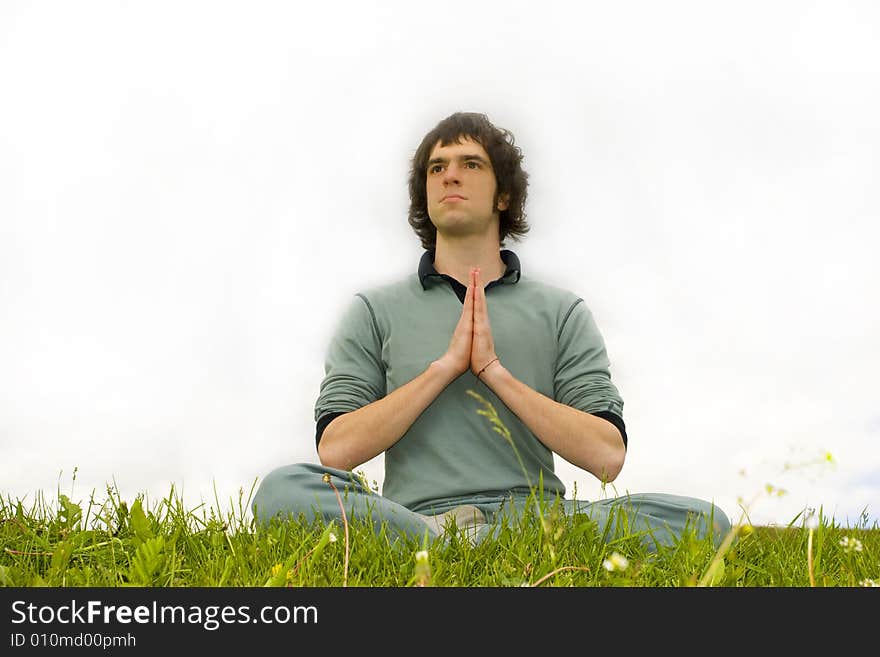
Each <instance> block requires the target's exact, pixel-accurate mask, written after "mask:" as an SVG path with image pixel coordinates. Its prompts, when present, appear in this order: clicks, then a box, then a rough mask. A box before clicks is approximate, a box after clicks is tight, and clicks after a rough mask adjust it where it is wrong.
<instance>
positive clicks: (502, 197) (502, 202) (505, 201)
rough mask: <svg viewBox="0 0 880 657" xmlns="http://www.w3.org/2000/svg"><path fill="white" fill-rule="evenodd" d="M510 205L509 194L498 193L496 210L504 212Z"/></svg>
mask: <svg viewBox="0 0 880 657" xmlns="http://www.w3.org/2000/svg"><path fill="white" fill-rule="evenodd" d="M509 205H510V194H507V193H505V194H499V195H498V203H497V204H496V206H497V208H498V212H504V210H506V209H507V208H508V206H509Z"/></svg>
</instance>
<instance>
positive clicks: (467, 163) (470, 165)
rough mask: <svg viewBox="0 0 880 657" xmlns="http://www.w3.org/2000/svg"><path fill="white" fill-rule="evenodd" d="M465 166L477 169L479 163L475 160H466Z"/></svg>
mask: <svg viewBox="0 0 880 657" xmlns="http://www.w3.org/2000/svg"><path fill="white" fill-rule="evenodd" d="M465 166H467V167H470V168H471V169H479V168H480V165H479V164H477V163H476V162H466V163H465Z"/></svg>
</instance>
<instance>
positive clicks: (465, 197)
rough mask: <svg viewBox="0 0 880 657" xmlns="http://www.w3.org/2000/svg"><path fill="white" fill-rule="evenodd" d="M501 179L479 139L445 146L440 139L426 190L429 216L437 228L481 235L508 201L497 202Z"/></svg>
mask: <svg viewBox="0 0 880 657" xmlns="http://www.w3.org/2000/svg"><path fill="white" fill-rule="evenodd" d="M496 188H497V182H496V180H495V172H494V171H493V170H492V163H491V162H490V160H489V154H488V153H486V151H485V149H484V148H483V147H482V146H481V145H480V144H479V143H477V142H475V141H473V140H471V139H468V138H466V137H465V138H463V139H462V141H461V143H460V144H456V143H454V142H453V143H451V144H448V145H446V146H442V145H441V144H440V142H439V141H438V142H437V143H436V144H435V145H434V148H433V149H432V150H431V155H430V156H429V157H428V171H427V174H426V183H425V190H426V192H427V198H428V216H429V217H430V218H431V223H433V224H434V226H435V227H436V228H437V231H438V232H439V233H442V234H448V235H450V236H463V235H468V234H479V233H483V232H485V230H486V227H487V226H488V225H489V224H490V223H493V222H494V223H495V226H496V230H497V225H498V213H499V211H500V210H505V209H506V208H507V204H506V203H505V202H504V201H501V200H499V201H498V206H497V207H496V206H495V205H494V199H495V191H496Z"/></svg>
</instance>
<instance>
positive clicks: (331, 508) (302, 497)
mask: <svg viewBox="0 0 880 657" xmlns="http://www.w3.org/2000/svg"><path fill="white" fill-rule="evenodd" d="M325 475H328V476H329V478H330V482H332V483H333V486H335V487H336V490H337V491H339V497H340V499H341V500H342V506H343V507H344V508H345V514H346V518H347V520H349V521H351V520H353V519H355V518H360V519H366V518H367V517H368V516H372V519H373V526H374V528H375V530H376V532H377V533H378V532H379V531H380V530H381V527H382V522H383V521H385V522H387V526H388V531H389V533H390V534H391V535H392V536H395V535H407V536H416V537H422V536H424V535H425V532H426V531H427V532H428V538H429V539H433V538H434V536H435V532H434V531H433V530H432V529H431V528H430V527H429V526H428V524H427V523H426V522H425V521H424V520H423V518H422V516H420V515H419V514H418V513H415V512H413V511H410V510H409V509H407V508H406V507H404V506H402V505H400V504H397V503H396V502H392V501H391V500H389V499H387V498H384V497H382V496H381V495H379V494H378V493H376V492H374V491H372V490H370V489H369V488H368V487H367V486H365V485H364V484H363V482H362V481H361V480H360V479H359V478H358V477H357V476H356V475H354V474H353V473H351V472H347V471H345V470H337V469H335V468H327V467H324V466H321V465H317V464H313V463H296V464H293V465H285V466H282V467H280V468H276V469H275V470H272V471H271V472H270V473H269V474H268V475H266V477H264V478H263V480H262V482H261V483H260V485H259V487H258V488H257V492H256V494H255V495H254V502H253V507H254V508H253V511H254V517H255V518H256V520H257V521H258V522H259V523H262V524H268V522H269V521H270V520H271V519H272V518H273V517H275V516H281V517H282V518H285V519H286V518H287V517H288V514H293V517H294V518H297V519H298V518H299V516H300V514H303V515H304V516H305V520H306V522H311V521H312V520H314V519H315V518H316V517H320V518H322V519H323V521H324V522H329V521H330V520H336V521H337V522H338V523H339V524H340V526H341V525H342V510H341V509H340V507H339V500H337V498H336V493H335V492H334V490H333V488H331V486H330V484H328V483H327V482H325V481H324V477H325Z"/></svg>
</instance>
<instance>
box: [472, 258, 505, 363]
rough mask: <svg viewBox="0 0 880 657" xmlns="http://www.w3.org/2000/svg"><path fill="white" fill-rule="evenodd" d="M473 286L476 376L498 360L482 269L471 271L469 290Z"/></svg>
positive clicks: (473, 344)
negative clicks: (482, 279)
mask: <svg viewBox="0 0 880 657" xmlns="http://www.w3.org/2000/svg"><path fill="white" fill-rule="evenodd" d="M471 288H473V291H474V301H473V306H474V310H473V315H474V319H473V343H472V345H471V362H470V366H471V372H473V373H474V376H477V377H479V376H480V374H481V373H482V372H483V370H484V369H486V368H487V367H488V366H490V365H492V364H493V363H494V362H496V361H497V360H498V357H497V355H496V354H495V340H493V339H492V327H491V326H490V325H489V309H488V307H487V305H486V290H484V289H483V283H482V281H481V280H480V270H479V269H474V270H472V271H471V281H470V285H469V286H468V292H470V291H471Z"/></svg>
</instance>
